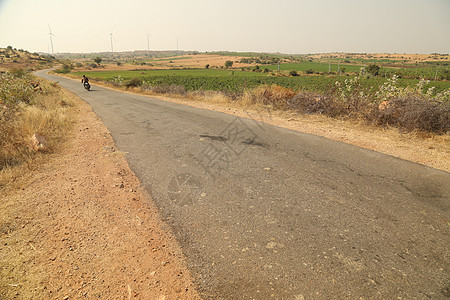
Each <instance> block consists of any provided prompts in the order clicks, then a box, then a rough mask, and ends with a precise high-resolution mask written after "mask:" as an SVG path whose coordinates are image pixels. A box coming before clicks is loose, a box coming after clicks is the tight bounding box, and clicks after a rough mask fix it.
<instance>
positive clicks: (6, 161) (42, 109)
mask: <svg viewBox="0 0 450 300" xmlns="http://www.w3.org/2000/svg"><path fill="white" fill-rule="evenodd" d="M41 86H42V91H41V92H37V93H36V95H34V97H32V99H30V100H29V103H24V102H20V103H17V105H16V106H15V107H14V113H13V116H12V117H9V118H2V119H0V126H1V128H2V130H1V131H0V189H2V188H4V187H6V186H9V187H11V185H13V186H16V187H17V185H20V183H19V181H18V179H20V178H21V177H23V176H25V175H26V174H27V173H29V171H30V170H31V169H33V168H35V167H36V166H37V165H39V162H40V161H41V160H42V158H43V157H44V156H45V154H48V153H52V152H54V151H55V150H57V149H58V147H60V145H61V144H62V142H63V141H64V140H65V138H66V134H67V131H68V129H69V128H70V126H71V124H72V120H73V114H74V109H73V104H72V102H71V101H70V100H69V98H68V95H67V94H65V93H64V92H62V91H61V90H60V89H59V88H57V87H54V86H53V85H51V84H49V83H41ZM35 133H37V134H39V135H42V136H44V137H45V138H46V139H47V141H48V147H47V149H46V150H45V151H39V152H37V151H35V150H34V149H33V147H32V143H31V137H32V136H33V134H35ZM14 183H16V184H14Z"/></svg>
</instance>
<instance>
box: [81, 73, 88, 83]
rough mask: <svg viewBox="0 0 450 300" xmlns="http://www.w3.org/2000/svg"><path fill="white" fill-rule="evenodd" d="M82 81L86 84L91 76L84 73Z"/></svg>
mask: <svg viewBox="0 0 450 300" xmlns="http://www.w3.org/2000/svg"><path fill="white" fill-rule="evenodd" d="M81 83H82V84H83V85H85V84H86V83H89V78H87V77H86V75H83V78H81Z"/></svg>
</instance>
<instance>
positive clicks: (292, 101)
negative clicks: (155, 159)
mask: <svg viewBox="0 0 450 300" xmlns="http://www.w3.org/2000/svg"><path fill="white" fill-rule="evenodd" d="M184 54H185V53H184ZM205 56H206V57H208V56H210V57H211V60H210V61H208V60H206V63H205ZM220 57H223V58H222V60H221V59H220ZM93 59H96V57H94V56H93V57H91V58H90V59H89V60H87V61H85V62H84V66H83V65H82V66H81V69H83V70H82V71H78V69H79V68H78V67H79V65H80V62H78V67H77V66H76V65H75V66H74V64H73V63H70V62H69V63H67V64H65V65H63V67H62V68H61V71H60V72H62V73H70V74H71V76H81V75H83V74H85V75H87V76H88V77H90V78H91V79H93V80H96V81H98V82H103V83H106V84H109V85H112V86H115V87H118V88H123V89H133V90H134V91H139V92H142V93H147V94H161V95H171V96H177V97H187V98H191V99H200V100H202V101H206V102H208V101H214V102H223V103H224V104H232V105H238V106H240V105H242V106H245V107H248V106H255V107H261V106H262V107H264V108H265V109H273V110H279V111H291V112H298V113H303V114H320V115H325V116H328V117H331V118H338V119H352V120H359V121H363V122H366V123H368V124H370V125H375V126H383V127H384V126H394V127H397V128H399V129H401V130H402V131H408V132H411V131H420V132H427V133H434V134H446V133H447V132H448V130H449V126H450V125H449V113H450V100H449V94H450V81H449V79H450V78H449V77H450V72H449V60H448V57H447V56H446V55H441V54H432V55H428V56H427V55H398V54H385V55H368V54H364V53H361V54H328V55H322V54H319V55H314V54H308V55H283V54H258V53H235V52H214V53H207V54H206V55H204V54H203V55H199V54H198V53H194V54H191V55H184V56H183V55H182V56H174V57H169V58H162V59H161V58H149V57H146V56H145V55H144V54H143V55H141V56H140V57H136V58H133V59H130V57H129V56H126V58H125V59H122V60H120V56H118V57H117V58H116V59H118V60H120V61H116V63H117V66H119V64H118V63H119V62H120V65H121V68H120V69H114V67H107V63H108V61H109V60H110V59H111V57H110V56H107V57H105V59H104V60H103V61H102V68H104V70H98V71H97V70H95V71H94V70H92V68H91V67H90V65H91V64H93V63H94V61H93ZM196 60H198V67H192V66H193V63H194V62H195V61H196ZM130 61H131V65H130ZM219 61H220V62H221V63H222V65H217V62H219ZM103 62H104V64H103ZM158 63H163V64H162V65H159V64H158ZM175 63H176V65H175ZM126 64H129V65H130V67H132V66H136V65H138V66H139V68H136V69H133V68H131V69H125V68H124V66H125V65H126ZM186 66H189V67H186ZM97 67H98V66H97ZM86 68H87V69H86Z"/></svg>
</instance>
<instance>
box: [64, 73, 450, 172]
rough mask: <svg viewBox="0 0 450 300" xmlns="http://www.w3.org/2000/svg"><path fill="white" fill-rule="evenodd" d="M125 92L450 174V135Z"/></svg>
mask: <svg viewBox="0 0 450 300" xmlns="http://www.w3.org/2000/svg"><path fill="white" fill-rule="evenodd" d="M69 78H73V77H69ZM94 84H96V85H101V86H103V87H105V88H109V89H116V90H120V89H118V88H112V87H111V86H109V85H106V84H103V83H100V82H95V83H94ZM121 91H123V90H121ZM125 92H127V93H132V94H141V95H142V94H145V95H149V96H151V97H154V98H157V99H161V100H164V101H170V102H175V103H180V104H183V105H189V106H192V107H197V108H203V109H208V110H214V111H220V112H223V113H227V114H232V115H237V116H240V117H244V118H250V119H254V120H257V121H262V122H265V123H268V124H271V125H275V126H279V127H283V128H288V129H291V130H295V131H299V132H304V133H309V134H314V135H318V136H322V137H325V138H328V139H332V140H337V141H340V142H343V143H347V144H351V145H355V146H358V147H362V148H365V149H369V150H373V151H377V152H380V153H384V154H388V155H392V156H395V157H398V158H401V159H404V160H408V161H412V162H416V163H419V164H422V165H425V166H429V167H432V168H436V169H439V170H443V171H447V172H450V160H449V159H448V158H449V157H450V134H445V135H433V134H428V135H427V134H422V133H417V132H412V133H405V132H401V131H400V130H399V129H397V128H382V127H376V126H370V125H367V124H365V123H363V122H358V121H353V120H338V119H332V118H329V117H325V116H321V115H306V114H300V113H295V112H285V111H274V110H271V109H270V108H264V107H242V105H239V104H234V103H232V102H231V103H230V102H228V101H225V102H224V101H223V99H221V98H220V97H218V99H215V98H214V97H211V98H210V99H206V100H205V99H198V98H194V97H184V96H179V95H170V96H161V95H155V94H151V93H147V92H146V93H142V92H140V91H139V90H138V89H135V90H128V91H125Z"/></svg>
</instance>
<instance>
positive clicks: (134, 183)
mask: <svg viewBox="0 0 450 300" xmlns="http://www.w3.org/2000/svg"><path fill="white" fill-rule="evenodd" d="M71 98H72V100H73V101H74V102H75V103H76V107H77V110H78V121H77V122H76V125H75V126H74V129H73V131H72V132H71V133H70V138H69V140H70V142H68V144H67V145H66V146H65V149H64V151H62V153H59V154H54V155H52V158H51V159H50V160H49V161H48V162H47V163H45V164H43V165H41V167H40V169H38V170H36V171H33V172H32V174H31V175H30V176H29V178H28V179H26V180H25V179H24V181H26V182H24V184H23V185H22V186H23V188H22V189H21V190H19V191H15V192H11V191H8V192H7V193H6V195H2V196H1V201H0V265H1V266H2V268H1V269H0V274H1V277H0V278H1V280H0V298H2V299H12V298H19V299H48V298H51V299H76V298H81V297H86V298H89V299H92V298H102V299H117V298H120V299H131V298H136V299H198V298H199V297H198V296H197V294H196V292H195V290H194V288H193V284H192V279H191V277H190V275H189V272H188V271H187V268H186V267H185V264H184V261H183V256H182V253H181V249H180V248H179V246H178V245H177V243H176V241H175V238H173V237H172V234H171V232H170V229H169V228H167V227H166V226H165V225H164V224H163V222H162V221H161V220H160V217H159V214H158V210H157V208H156V207H155V206H154V204H153V203H152V201H151V199H150V197H149V196H148V195H147V194H146V193H145V191H143V190H141V189H140V188H139V186H140V183H139V181H138V179H137V178H136V176H135V175H134V174H133V173H132V171H131V170H130V169H129V167H128V164H127V162H126V160H125V157H124V154H123V153H121V152H119V151H116V150H115V149H114V143H113V140H112V138H111V136H110V133H109V132H108V130H107V128H106V127H105V126H104V125H103V123H102V122H101V120H100V119H99V118H98V117H96V115H95V114H94V113H93V112H92V111H91V109H90V107H89V106H88V105H87V104H86V103H84V102H83V101H81V100H80V99H79V98H76V97H75V96H73V95H71Z"/></svg>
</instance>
